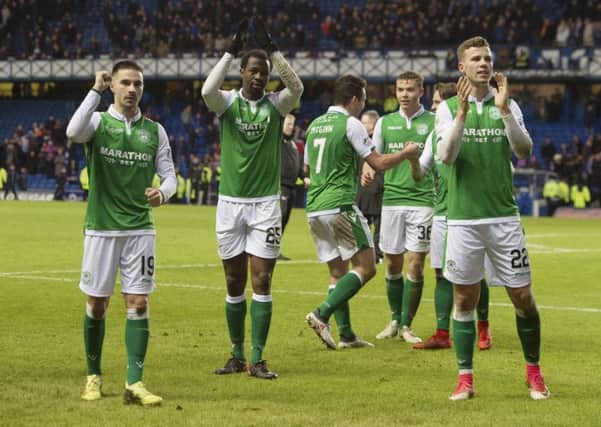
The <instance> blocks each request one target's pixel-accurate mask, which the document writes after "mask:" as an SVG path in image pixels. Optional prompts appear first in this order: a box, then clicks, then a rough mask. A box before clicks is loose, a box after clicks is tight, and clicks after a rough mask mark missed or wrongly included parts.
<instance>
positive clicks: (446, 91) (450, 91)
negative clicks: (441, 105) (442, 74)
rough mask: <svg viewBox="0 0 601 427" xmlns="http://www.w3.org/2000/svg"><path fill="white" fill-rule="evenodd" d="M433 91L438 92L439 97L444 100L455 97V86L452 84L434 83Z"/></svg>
mask: <svg viewBox="0 0 601 427" xmlns="http://www.w3.org/2000/svg"><path fill="white" fill-rule="evenodd" d="M434 90H435V91H438V94H439V95H440V97H441V98H442V99H443V100H445V99H449V98H451V97H453V96H455V95H457V84H455V83H453V82H449V83H436V85H434Z"/></svg>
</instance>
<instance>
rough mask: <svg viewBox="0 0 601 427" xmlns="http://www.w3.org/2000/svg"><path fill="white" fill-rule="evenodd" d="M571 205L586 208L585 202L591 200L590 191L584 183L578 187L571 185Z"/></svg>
mask: <svg viewBox="0 0 601 427" xmlns="http://www.w3.org/2000/svg"><path fill="white" fill-rule="evenodd" d="M570 196H571V199H572V205H573V206H574V207H575V208H577V209H583V208H586V204H587V203H589V202H590V201H591V192H590V191H589V189H588V187H587V186H586V185H583V186H582V187H581V188H578V186H577V185H572V192H571V195H570Z"/></svg>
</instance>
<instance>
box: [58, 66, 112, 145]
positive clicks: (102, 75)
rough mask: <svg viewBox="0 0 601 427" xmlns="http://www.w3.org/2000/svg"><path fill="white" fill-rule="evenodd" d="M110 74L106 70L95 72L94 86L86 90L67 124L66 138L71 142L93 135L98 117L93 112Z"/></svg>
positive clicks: (85, 140)
mask: <svg viewBox="0 0 601 427" xmlns="http://www.w3.org/2000/svg"><path fill="white" fill-rule="evenodd" d="M110 82H111V75H110V73H109V72H108V71H104V70H103V71H98V72H96V79H95V81H94V86H92V89H90V91H89V92H88V94H87V95H86V97H85V98H84V100H83V102H82V103H81V104H80V106H79V107H78V108H77V110H75V113H74V114H73V117H71V120H70V121H69V124H68V125H67V138H68V139H70V140H72V141H73V142H79V143H83V142H88V141H89V140H90V139H92V137H93V136H94V132H96V128H97V127H98V123H99V122H100V117H99V115H98V114H94V112H95V111H96V108H97V107H98V104H100V99H101V98H102V93H103V92H104V91H105V90H106V89H107V88H108V87H109V84H110Z"/></svg>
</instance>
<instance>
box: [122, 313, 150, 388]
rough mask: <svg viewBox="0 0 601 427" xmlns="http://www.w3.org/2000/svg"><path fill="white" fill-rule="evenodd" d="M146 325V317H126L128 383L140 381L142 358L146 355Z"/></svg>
mask: <svg viewBox="0 0 601 427" xmlns="http://www.w3.org/2000/svg"><path fill="white" fill-rule="evenodd" d="M129 310H131V309H128V311H129ZM134 310H135V309H134ZM148 325H149V322H148V319H135V320H134V319H127V321H126V322H125V347H126V348H127V383H128V384H133V383H136V382H138V381H142V374H143V371H144V358H145V357H146V349H147V347H148V337H149V336H150V332H149V329H148Z"/></svg>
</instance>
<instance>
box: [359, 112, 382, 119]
mask: <svg viewBox="0 0 601 427" xmlns="http://www.w3.org/2000/svg"><path fill="white" fill-rule="evenodd" d="M361 116H367V117H369V118H370V119H372V120H373V121H374V122H377V121H378V119H379V118H380V115H379V114H378V112H377V111H376V110H365V111H364V112H363V114H361Z"/></svg>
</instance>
